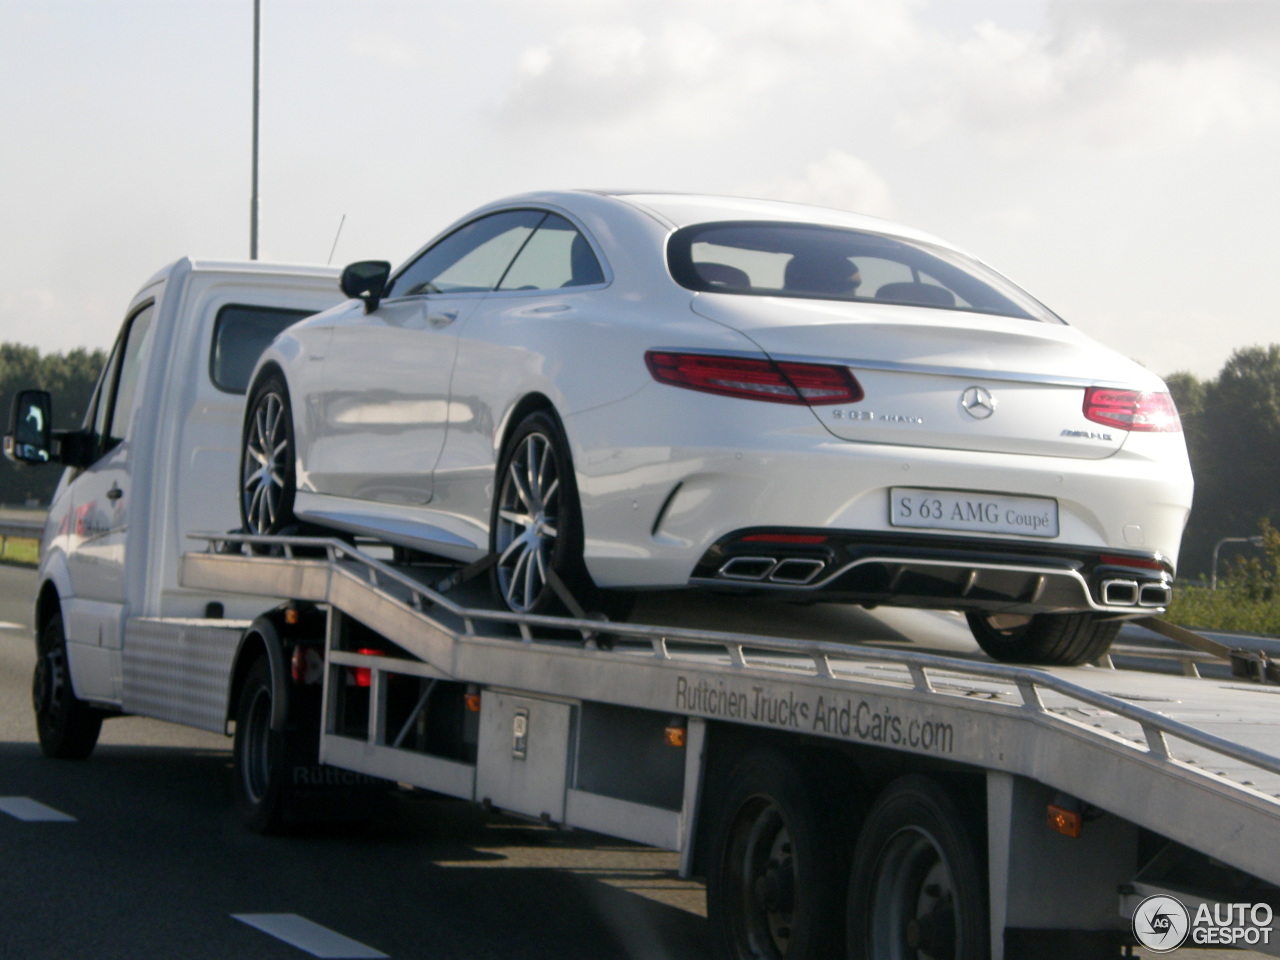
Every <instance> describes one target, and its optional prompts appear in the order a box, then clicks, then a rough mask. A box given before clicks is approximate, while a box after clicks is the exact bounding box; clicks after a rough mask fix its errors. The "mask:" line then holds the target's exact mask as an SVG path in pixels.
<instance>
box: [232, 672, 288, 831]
mask: <svg viewBox="0 0 1280 960" xmlns="http://www.w3.org/2000/svg"><path fill="white" fill-rule="evenodd" d="M274 697H275V691H274V690H273V687H272V683H271V664H270V661H268V660H267V658H266V657H260V658H258V659H257V660H255V661H254V664H253V666H252V667H250V668H249V673H248V676H246V677H245V681H244V686H243V687H242V688H241V690H240V700H239V702H238V704H237V705H236V738H235V744H234V749H233V758H234V768H235V794H236V806H237V807H239V809H240V816H241V818H242V819H243V821H244V824H245V826H246V827H248V828H249V829H250V830H252V831H253V832H254V833H263V834H270V833H278V832H279V831H280V829H281V828H282V827H283V826H284V824H285V823H286V822H287V821H288V820H290V819H291V814H292V813H293V811H292V810H291V809H290V800H291V797H290V792H291V791H290V784H289V782H288V774H289V768H290V766H291V764H290V762H289V761H290V757H289V755H288V754H289V752H290V746H291V744H290V743H289V738H288V737H287V736H286V733H285V731H284V730H273V729H271V708H272V703H273V699H274Z"/></svg>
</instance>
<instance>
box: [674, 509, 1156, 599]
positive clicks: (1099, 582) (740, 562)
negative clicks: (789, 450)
mask: <svg viewBox="0 0 1280 960" xmlns="http://www.w3.org/2000/svg"><path fill="white" fill-rule="evenodd" d="M689 583H690V585H691V586H698V587H704V588H706V587H710V588H714V589H720V590H730V591H742V592H751V593H774V594H790V595H792V596H794V597H798V598H799V597H803V598H807V599H811V600H815V601H817V600H830V601H840V602H855V603H867V604H888V605H909V606H916V607H939V608H947V609H962V610H987V611H1000V612H1006V613H1025V614H1034V613H1065V612H1077V611H1093V612H1097V613H1102V614H1110V615H1115V616H1148V615H1151V614H1156V613H1160V612H1162V611H1163V610H1164V609H1165V608H1167V606H1168V604H1169V602H1170V600H1171V599H1172V583H1173V567H1172V564H1171V563H1169V561H1168V560H1167V559H1166V558H1164V557H1162V556H1160V555H1159V554H1156V553H1143V552H1132V551H1124V552H1122V551H1115V550H1106V551H1105V552H1104V551H1100V550H1098V549H1087V548H1082V547H1078V546H1065V545H1056V544H1043V543H1025V542H1018V541H1010V540H994V539H979V538H972V537H945V536H937V535H921V534H911V533H885V532H882V531H857V530H829V529H826V530H823V529H795V528H786V529H782V528H777V527H760V528H749V529H743V530H738V531H735V532H733V533H731V534H729V535H728V536H726V537H723V538H721V539H720V540H719V541H717V542H716V543H715V544H714V545H713V546H712V547H711V548H710V549H709V550H707V551H706V552H705V553H704V554H703V556H702V558H701V559H700V560H699V561H698V564H697V566H696V567H695V568H694V570H693V574H692V576H691V577H690V580H689Z"/></svg>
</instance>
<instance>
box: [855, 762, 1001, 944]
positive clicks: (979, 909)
mask: <svg viewBox="0 0 1280 960" xmlns="http://www.w3.org/2000/svg"><path fill="white" fill-rule="evenodd" d="M974 834H975V831H974V830H973V828H972V818H969V819H966V818H965V816H964V815H963V814H962V812H961V811H960V810H959V808H957V806H956V805H955V804H954V803H953V802H952V800H951V798H950V797H949V796H948V794H947V793H946V791H944V790H943V789H942V788H941V787H940V786H938V784H936V783H935V782H934V781H933V780H931V779H929V778H928V777H924V776H920V775H914V774H913V775H910V776H906V777H903V778H902V779H900V780H898V781H896V782H895V783H893V784H892V785H890V786H889V787H888V789H887V790H885V792H884V793H883V794H882V795H881V796H880V798H879V799H878V800H877V801H876V803H875V805H874V806H873V807H872V809H871V813H870V814H869V815H868V816H867V820H866V823H865V825H864V826H863V830H862V835H861V836H860V837H859V838H858V844H857V848H856V850H855V852H854V855H853V869H852V871H851V874H850V880H849V899H848V906H847V915H846V916H847V924H848V954H847V956H848V957H849V960H872V958H874V960H899V958H908V957H910V958H913V960H914V958H916V957H929V958H932V960H981V958H985V957H986V956H988V951H989V946H988V941H989V934H988V930H989V917H988V913H987V886H986V877H985V873H984V871H983V869H982V863H983V860H982V858H981V856H980V855H979V849H980V848H979V844H978V841H977V837H975V835H974Z"/></svg>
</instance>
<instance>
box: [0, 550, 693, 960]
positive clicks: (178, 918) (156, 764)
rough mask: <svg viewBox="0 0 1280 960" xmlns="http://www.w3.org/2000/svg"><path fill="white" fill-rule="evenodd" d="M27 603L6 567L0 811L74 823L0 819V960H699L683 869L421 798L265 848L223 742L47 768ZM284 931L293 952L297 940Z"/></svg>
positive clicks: (168, 731) (179, 733)
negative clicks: (271, 921)
mask: <svg viewBox="0 0 1280 960" xmlns="http://www.w3.org/2000/svg"><path fill="white" fill-rule="evenodd" d="M34 583H35V576H34V572H33V571H30V570H23V569H19V568H15V567H8V566H0V621H4V622H5V623H6V624H18V626H17V627H13V626H5V627H0V811H2V810H4V809H5V808H6V807H8V808H11V809H17V810H18V811H19V812H21V813H28V815H29V811H28V810H27V809H26V807H27V806H29V805H24V806H15V805H14V804H13V802H12V798H30V799H31V800H34V801H36V802H38V803H39V804H42V805H44V806H46V807H48V808H50V809H51V810H53V811H56V812H58V813H61V814H64V815H67V816H70V817H74V818H75V819H74V820H60V821H59V820H55V821H39V820H36V821H32V820H21V819H18V818H17V817H14V816H12V815H5V813H3V812H0V865H3V866H2V868H0V960H81V958H83V960H168V958H173V960H179V958H180V960H206V958H207V960H226V958H232V957H234V958H237V960H299V958H305V957H308V956H314V955H325V954H324V952H323V951H324V950H325V949H326V947H325V945H324V943H325V942H330V943H332V942H333V941H331V940H330V941H323V942H321V943H320V944H319V945H318V949H319V950H321V951H322V952H321V953H319V954H317V953H314V952H307V951H304V950H302V949H300V948H299V947H297V946H293V945H290V944H289V943H288V942H285V941H282V940H280V939H277V938H276V937H274V936H272V935H269V934H267V933H264V932H262V931H261V930H260V929H258V928H256V927H255V926H251V925H250V924H249V923H247V922H245V921H242V920H237V919H235V917H237V916H245V915H249V916H251V917H252V916H256V915H263V914H267V915H271V914H285V915H296V916H297V917H301V918H305V920H306V921H311V922H312V923H315V924H320V925H321V926H323V927H325V928H328V929H329V930H331V931H334V932H336V933H338V934H340V935H342V936H343V937H345V938H348V940H349V941H352V942H354V943H355V944H356V946H351V945H350V944H346V945H343V944H341V943H338V945H337V946H333V947H331V949H330V950H329V954H328V955H331V956H352V957H354V956H372V955H375V953H381V954H385V955H388V956H390V957H394V958H396V960H409V958H415V960H417V958H423V960H445V958H467V960H484V958H495V960H496V958H502V960H512V958H529V960H541V958H546V960H552V958H554V960H570V958H583V960H587V958H590V960H601V958H614V957H616V958H636V960H641V958H643V960H659V958H682V960H683V958H701V957H704V956H705V955H706V947H705V938H706V929H705V927H706V924H705V921H704V920H703V919H702V914H703V912H704V901H705V897H704V894H703V891H702V888H701V887H700V886H699V885H697V884H694V883H688V882H685V881H681V880H680V879H679V878H678V877H677V876H676V874H675V868H676V857H675V855H673V854H669V853H664V852H661V851H655V850H652V849H649V848H645V847H639V846H635V845H631V844H627V843H623V842H620V841H615V840H611V839H607V838H603V837H599V836H595V835H591V834H586V833H582V832H577V831H574V832H564V831H559V830H553V829H547V828H545V827H542V826H536V825H531V824H526V823H523V822H520V821H516V820H510V819H506V818H499V817H491V816H486V815H484V814H483V813H482V812H481V811H480V810H479V809H478V808H476V807H473V806H472V805H470V804H464V803H459V802H453V801H441V800H421V799H418V798H417V796H416V795H415V796H410V795H403V796H400V797H397V798H396V803H395V804H394V806H395V811H394V815H393V816H392V817H391V818H390V820H388V821H387V822H385V823H379V824H378V825H376V826H372V827H364V828H358V829H348V830H345V831H335V830H332V829H330V830H327V831H325V830H313V831H311V832H310V834H308V835H303V836H293V837H269V838H268V837H259V836H255V835H253V834H250V833H248V832H246V831H245V830H244V829H242V828H241V826H240V824H239V822H238V820H237V816H236V813H235V810H234V808H233V806H232V801H231V795H230V784H229V777H230V773H229V765H230V752H229V746H230V741H228V740H226V739H224V738H222V737H220V736H216V735H212V734H206V733H201V732H199V731H192V730H187V729H185V728H182V727H178V726H174V725H172V724H163V723H158V722H154V721H150V720H143V719H139V718H125V719H117V720H111V721H109V722H108V723H107V724H106V725H105V726H104V728H103V736H102V740H101V741H100V744H99V747H98V749H97V750H96V751H95V753H94V754H93V756H92V757H91V758H90V759H89V760H87V761H53V760H46V759H44V758H43V757H42V756H41V755H40V752H39V748H38V746H37V745H36V740H35V730H34V726H33V724H32V720H31V707H30V676H31V668H32V664H33V660H34V654H33V646H32V642H31V633H30V626H29V623H30V597H31V593H32V589H33V587H34ZM37 812H39V811H37ZM256 922H260V921H256ZM286 926H287V927H289V928H290V929H291V930H293V931H294V932H293V933H290V930H289V929H286V930H285V931H283V932H285V933H286V934H288V935H290V936H292V937H294V939H295V940H296V939H297V937H298V936H299V934H298V932H297V931H299V930H300V929H301V928H303V927H305V924H304V923H301V922H300V921H297V920H289V921H288V922H287V924H286ZM302 932H303V933H305V932H306V930H305V929H303V930H302ZM361 945H362V946H363V947H364V948H366V949H365V952H361V951H360V950H359V949H358V947H359V946H361Z"/></svg>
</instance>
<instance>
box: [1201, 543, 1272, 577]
mask: <svg viewBox="0 0 1280 960" xmlns="http://www.w3.org/2000/svg"><path fill="white" fill-rule="evenodd" d="M1224 543H1251V544H1253V545H1254V546H1255V547H1260V546H1262V538H1261V537H1223V538H1222V539H1221V540H1219V541H1218V542H1217V543H1215V544H1214V545H1213V573H1212V574H1211V575H1210V576H1209V589H1210V590H1217V589H1218V548H1219V547H1221V546H1222V545H1223V544H1224Z"/></svg>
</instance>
